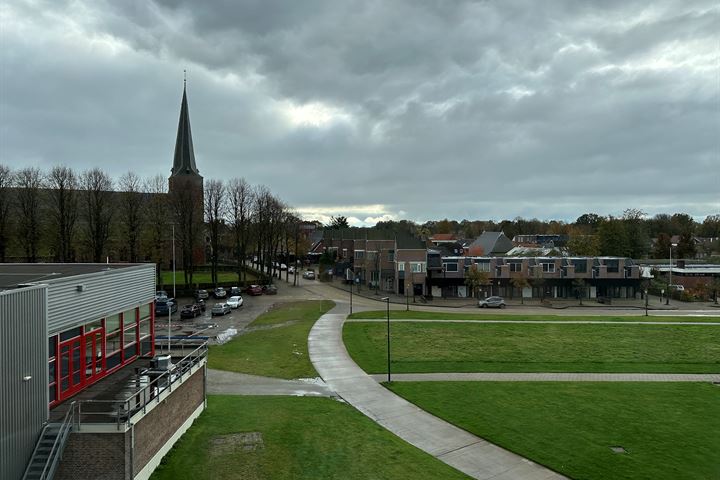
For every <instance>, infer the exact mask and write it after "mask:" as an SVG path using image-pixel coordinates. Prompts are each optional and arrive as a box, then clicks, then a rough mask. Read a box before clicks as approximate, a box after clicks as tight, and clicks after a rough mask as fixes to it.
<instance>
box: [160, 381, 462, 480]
mask: <svg viewBox="0 0 720 480" xmlns="http://www.w3.org/2000/svg"><path fill="white" fill-rule="evenodd" d="M250 432H258V433H259V435H257V434H256V435H255V439H258V438H261V439H262V445H260V446H256V447H254V448H253V446H248V447H246V448H243V446H242V445H233V444H232V442H229V440H230V439H231V438H232V437H228V436H230V435H234V434H239V433H250ZM256 445H257V444H256ZM151 478H152V479H153V480H165V479H167V480H170V479H172V480H175V479H194V480H202V479H212V480H216V479H217V480H222V479H239V478H242V479H248V480H257V479H272V480H282V479H300V480H302V479H307V480H315V479H331V478H337V479H350V480H351V479H359V480H365V479H400V478H412V479H414V480H415V479H418V480H423V479H438V478H442V479H462V478H468V477H466V476H464V475H462V474H461V473H459V472H457V471H456V470H454V469H452V468H451V467H449V466H447V465H445V464H444V463H442V462H439V461H437V460H436V459H434V458H433V457H432V456H430V455H428V454H426V453H424V452H422V451H421V450H419V449H417V448H415V447H413V446H411V445H409V444H407V443H405V442H404V441H402V440H400V439H399V438H398V437H396V436H395V435H393V434H391V433H390V432H388V431H387V430H385V429H384V428H382V427H381V426H379V425H377V424H376V423H375V422H373V421H372V420H370V419H369V418H367V417H365V416H364V415H362V414H361V413H359V412H358V411H357V410H355V409H354V408H352V407H350V406H349V405H347V404H344V403H340V402H337V401H334V400H330V399H327V398H309V397H243V396H222V395H211V396H209V397H208V408H207V410H206V411H205V412H204V413H203V414H202V415H201V416H200V418H199V419H197V420H196V421H195V423H194V424H193V426H192V428H191V429H190V430H188V431H187V433H185V435H183V437H182V438H181V439H180V441H179V442H178V443H177V444H176V446H175V447H174V448H173V449H172V451H171V452H170V453H169V454H168V456H166V457H165V459H163V462H162V464H161V465H160V467H159V468H158V469H157V470H156V471H155V473H154V474H153V476H152V477H151Z"/></svg>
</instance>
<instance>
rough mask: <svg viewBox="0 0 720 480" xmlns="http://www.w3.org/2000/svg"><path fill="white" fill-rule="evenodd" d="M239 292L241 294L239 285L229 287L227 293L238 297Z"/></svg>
mask: <svg viewBox="0 0 720 480" xmlns="http://www.w3.org/2000/svg"><path fill="white" fill-rule="evenodd" d="M241 294H242V292H241V291H240V287H231V288H230V293H228V295H229V296H231V297H238V296H240V295H241Z"/></svg>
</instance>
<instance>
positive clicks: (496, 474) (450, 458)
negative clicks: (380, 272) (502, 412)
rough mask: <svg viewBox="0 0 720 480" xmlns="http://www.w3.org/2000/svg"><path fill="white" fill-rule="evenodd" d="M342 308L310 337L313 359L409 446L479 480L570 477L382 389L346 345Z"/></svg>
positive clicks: (349, 398) (343, 393)
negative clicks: (343, 336) (356, 362)
mask: <svg viewBox="0 0 720 480" xmlns="http://www.w3.org/2000/svg"><path fill="white" fill-rule="evenodd" d="M345 308H346V306H341V305H338V306H337V307H336V308H334V309H333V310H331V313H328V314H325V315H323V316H322V317H320V319H319V320H318V321H317V322H316V323H315V325H314V326H313V328H312V330H311V331H310V336H309V337H308V350H309V352H310V360H311V361H312V363H313V365H314V366H315V369H316V370H317V372H318V373H319V374H320V376H321V377H322V378H323V380H324V381H325V382H326V383H327V385H328V387H330V389H332V390H334V391H335V392H337V394H338V395H339V396H340V397H342V398H343V399H344V400H345V401H346V402H348V403H349V404H351V405H352V406H354V407H355V408H357V409H358V410H359V411H360V412H362V413H364V414H365V415H367V416H368V417H370V418H371V419H372V420H374V421H375V422H377V423H378V424H380V425H382V426H383V427H385V428H386V429H388V430H389V431H391V432H393V433H394V434H395V435H397V436H399V437H400V438H402V439H403V440H405V441H406V442H408V443H410V444H412V445H414V446H416V447H418V448H420V449H421V450H424V451H425V452H427V453H429V454H431V455H433V456H434V457H435V458H437V459H439V460H441V461H443V462H445V463H447V464H448V465H450V466H452V467H454V468H456V469H458V470H460V471H461V472H463V473H465V474H467V475H469V476H470V477H472V478H477V479H486V480H489V479H492V480H550V479H553V480H555V479H563V478H566V477H564V476H562V475H560V474H558V473H556V472H554V471H552V470H549V469H547V468H546V467H543V466H542V465H538V464H536V463H534V462H532V461H530V460H528V459H526V458H523V457H521V456H519V455H516V454H514V453H512V452H509V451H507V450H505V449H503V448H500V447H498V446H497V445H494V444H492V443H490V442H488V441H487V440H484V439H482V438H480V437H477V436H475V435H472V434H470V433H468V432H466V431H465V430H462V429H460V428H458V427H456V426H454V425H452V424H450V423H448V422H446V421H444V420H441V419H439V418H437V417H435V416H433V415H431V414H429V413H428V412H426V411H424V410H422V409H420V408H418V407H416V406H415V405H413V404H411V403H410V402H408V401H406V400H405V399H403V398H401V397H399V396H397V395H395V394H394V393H392V392H390V391H389V390H387V389H385V388H383V387H382V386H381V385H379V384H378V383H377V382H376V381H375V380H374V379H373V378H372V377H370V376H369V375H368V374H366V373H365V372H364V371H362V370H361V369H360V367H358V366H357V365H356V364H355V362H353V360H352V359H351V358H350V355H348V353H347V350H346V349H345V345H344V344H343V341H342V326H343V323H344V321H345V314H344V313H336V312H341V311H343V310H344V309H345Z"/></svg>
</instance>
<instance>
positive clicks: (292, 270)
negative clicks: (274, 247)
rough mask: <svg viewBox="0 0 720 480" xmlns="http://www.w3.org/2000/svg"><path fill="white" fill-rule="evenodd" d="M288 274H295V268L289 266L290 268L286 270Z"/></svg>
mask: <svg viewBox="0 0 720 480" xmlns="http://www.w3.org/2000/svg"><path fill="white" fill-rule="evenodd" d="M288 273H295V267H293V266H292V265H290V267H289V268H288Z"/></svg>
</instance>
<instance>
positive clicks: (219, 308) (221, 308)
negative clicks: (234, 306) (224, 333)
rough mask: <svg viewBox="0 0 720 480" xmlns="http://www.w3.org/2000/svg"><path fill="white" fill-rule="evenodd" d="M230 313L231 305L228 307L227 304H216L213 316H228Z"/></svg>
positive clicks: (213, 308)
mask: <svg viewBox="0 0 720 480" xmlns="http://www.w3.org/2000/svg"><path fill="white" fill-rule="evenodd" d="M230 311H231V308H230V305H228V304H227V303H216V304H215V305H213V307H212V316H213V317H214V316H216V315H226V314H228V313H230Z"/></svg>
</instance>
